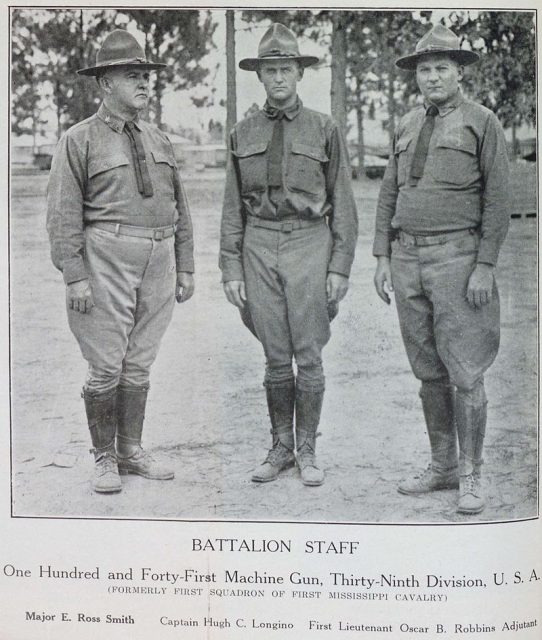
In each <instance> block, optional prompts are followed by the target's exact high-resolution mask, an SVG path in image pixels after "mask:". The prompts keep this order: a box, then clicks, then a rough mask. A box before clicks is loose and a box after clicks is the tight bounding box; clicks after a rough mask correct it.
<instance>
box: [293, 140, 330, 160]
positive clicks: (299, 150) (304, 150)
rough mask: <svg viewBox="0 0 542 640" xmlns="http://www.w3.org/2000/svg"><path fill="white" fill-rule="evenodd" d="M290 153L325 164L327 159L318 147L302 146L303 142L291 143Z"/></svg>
mask: <svg viewBox="0 0 542 640" xmlns="http://www.w3.org/2000/svg"><path fill="white" fill-rule="evenodd" d="M292 153H296V154H298V155H302V156H307V157H308V158H312V159H313V160H318V162H327V161H328V160H329V158H328V157H327V156H326V154H325V153H324V151H323V150H322V149H320V147H313V146H312V145H310V144H304V143H303V142H292Z"/></svg>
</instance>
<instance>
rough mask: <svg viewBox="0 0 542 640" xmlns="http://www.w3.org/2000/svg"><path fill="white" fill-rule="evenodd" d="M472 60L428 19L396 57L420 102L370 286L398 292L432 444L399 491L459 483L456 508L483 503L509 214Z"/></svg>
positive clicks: (392, 175)
mask: <svg viewBox="0 0 542 640" xmlns="http://www.w3.org/2000/svg"><path fill="white" fill-rule="evenodd" d="M477 59H478V54H476V53H475V52H473V51H467V50H464V49H460V46H459V38H457V37H456V35H455V34H454V33H453V32H452V31H450V30H449V29H447V28H446V27H444V26H442V25H436V26H435V27H433V28H432V29H431V30H430V31H429V32H428V33H427V34H426V35H425V36H424V37H423V38H422V39H421V40H420V41H419V42H418V44H417V46H416V51H415V52H414V53H412V54H411V55H408V56H405V57H402V58H400V59H399V60H397V62H396V64H397V66H398V67H400V68H401V69H410V70H413V71H415V72H416V80H417V83H418V87H419V89H420V91H421V93H422V96H423V98H424V103H423V106H421V105H420V106H419V107H417V108H415V109H414V110H413V111H411V112H410V113H408V114H407V115H406V116H404V118H403V119H402V120H401V121H400V123H399V125H398V127H397V132H396V134H395V139H394V146H393V154H392V155H391V157H390V162H389V164H388V167H387V170H386V174H385V176H384V180H383V183H382V188H381V191H380V196H379V200H378V206H377V216H376V234H375V240H374V246H373V254H374V255H375V256H377V258H378V265H377V268H376V274H375V286H376V290H377V292H378V295H379V296H380V297H381V298H382V299H383V300H384V301H385V302H386V303H387V304H389V302H390V298H389V295H388V293H387V290H388V291H392V290H394V291H395V301H396V304H397V311H398V314H399V322H400V325H401V332H402V336H403V341H404V343H405V347H406V351H407V355H408V358H409V361H410V365H411V367H412V370H413V372H414V375H415V376H416V377H417V378H418V379H419V380H420V381H421V391H420V396H421V400H422V407H423V412H424V415H425V421H426V425H427V433H428V435H429V442H430V445H431V464H430V465H429V467H428V469H427V470H426V471H425V472H424V473H423V474H421V475H420V476H417V477H414V478H413V479H410V480H407V481H406V482H404V483H403V484H401V485H400V486H399V491H400V492H401V493H404V494H407V495H419V494H423V493H427V492H430V491H436V490H439V489H449V488H456V487H457V486H458V484H459V504H458V511H459V512H460V513H467V514H473V513H479V512H480V511H482V509H483V508H484V498H483V493H482V488H481V465H482V447H483V442H484V434H485V429H486V405H487V400H486V394H485V391H484V372H485V371H486V370H487V369H488V367H489V366H490V365H491V363H492V362H493V360H494V359H495V356H496V355H497V350H498V347H499V299H498V294H497V287H496V284H495V279H494V275H493V271H494V267H495V264H496V262H497V256H498V254H499V249H500V247H501V244H502V242H503V241H504V238H505V236H506V232H507V229H508V220H509V212H508V206H507V193H508V159H507V150H506V143H505V139H504V134H503V130H502V128H501V126H500V124H499V122H498V120H497V118H496V117H495V115H494V114H493V113H492V112H491V111H489V110H488V109H486V108H484V107H482V106H480V105H478V104H475V103H473V102H471V101H470V100H467V99H465V98H464V97H463V95H462V93H461V90H460V88H459V83H460V81H461V79H462V78H463V67H464V65H468V64H471V63H473V62H476V60H477ZM390 255H391V260H390ZM392 283H393V284H392ZM457 442H459V468H458V453H457Z"/></svg>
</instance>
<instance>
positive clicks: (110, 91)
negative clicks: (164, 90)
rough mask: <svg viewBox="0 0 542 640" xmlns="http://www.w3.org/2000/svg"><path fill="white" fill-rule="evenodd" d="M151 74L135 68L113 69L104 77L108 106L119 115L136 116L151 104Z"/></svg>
mask: <svg viewBox="0 0 542 640" xmlns="http://www.w3.org/2000/svg"><path fill="white" fill-rule="evenodd" d="M149 78H150V75H149V72H148V71H146V70H140V69H136V68H133V67H119V68H118V69H111V70H110V71H108V72H107V74H106V75H105V77H104V81H105V85H104V88H105V91H106V93H107V97H108V106H109V107H110V108H111V109H113V110H116V111H117V112H118V113H119V115H123V114H136V113H138V112H139V111H141V110H142V109H145V108H146V107H147V105H148V103H149Z"/></svg>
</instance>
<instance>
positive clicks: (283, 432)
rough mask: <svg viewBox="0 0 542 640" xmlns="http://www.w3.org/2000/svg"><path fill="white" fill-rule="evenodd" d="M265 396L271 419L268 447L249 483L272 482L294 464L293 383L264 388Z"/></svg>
mask: <svg viewBox="0 0 542 640" xmlns="http://www.w3.org/2000/svg"><path fill="white" fill-rule="evenodd" d="M266 396H267V408H268V410H269V418H270V420H271V436H272V447H271V449H270V450H269V452H268V454H267V458H266V459H265V460H264V462H263V463H262V464H261V465H260V466H259V467H258V468H257V469H256V470H255V471H254V473H253V474H252V481H253V482H270V481H272V480H276V478H277V477H278V475H279V473H280V472H281V471H283V470H284V469H287V468H288V467H291V466H293V465H294V463H295V456H294V426H293V425H294V404H295V382H294V381H292V382H291V383H290V384H288V385H282V386H274V385H267V386H266Z"/></svg>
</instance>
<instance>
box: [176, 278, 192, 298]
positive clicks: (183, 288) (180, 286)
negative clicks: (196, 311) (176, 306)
mask: <svg viewBox="0 0 542 640" xmlns="http://www.w3.org/2000/svg"><path fill="white" fill-rule="evenodd" d="M194 287H195V282H194V274H193V273H188V271H178V272H177V286H176V288H175V299H176V300H177V302H186V301H187V300H190V298H191V297H192V294H193V293H194Z"/></svg>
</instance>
